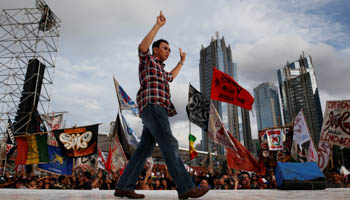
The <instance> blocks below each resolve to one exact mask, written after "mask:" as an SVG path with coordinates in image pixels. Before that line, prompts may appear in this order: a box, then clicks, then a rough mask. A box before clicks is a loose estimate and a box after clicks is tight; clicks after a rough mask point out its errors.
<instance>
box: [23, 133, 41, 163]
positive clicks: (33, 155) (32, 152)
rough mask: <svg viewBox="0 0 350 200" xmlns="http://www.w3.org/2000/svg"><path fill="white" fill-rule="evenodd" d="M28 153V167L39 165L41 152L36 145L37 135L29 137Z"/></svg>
mask: <svg viewBox="0 0 350 200" xmlns="http://www.w3.org/2000/svg"><path fill="white" fill-rule="evenodd" d="M27 143H28V153H27V161H26V165H31V164H38V163H39V151H38V146H37V143H36V138H35V135H31V136H28V137H27Z"/></svg>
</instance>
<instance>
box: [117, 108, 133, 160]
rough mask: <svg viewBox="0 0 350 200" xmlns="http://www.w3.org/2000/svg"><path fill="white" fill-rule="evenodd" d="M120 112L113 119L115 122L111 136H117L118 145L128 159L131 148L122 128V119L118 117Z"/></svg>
mask: <svg viewBox="0 0 350 200" xmlns="http://www.w3.org/2000/svg"><path fill="white" fill-rule="evenodd" d="M120 115H121V114H120V113H118V115H117V119H116V120H115V124H114V128H113V136H114V137H116V135H117V136H118V141H119V143H120V145H121V146H122V148H123V151H124V154H125V156H126V158H127V159H128V160H129V159H130V158H131V155H132V153H131V148H130V145H129V142H128V140H127V138H126V137H127V133H126V131H125V130H124V128H123V124H122V119H121V117H120Z"/></svg>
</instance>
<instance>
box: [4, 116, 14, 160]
mask: <svg viewBox="0 0 350 200" xmlns="http://www.w3.org/2000/svg"><path fill="white" fill-rule="evenodd" d="M15 150H16V139H15V136H14V135H13V125H12V122H11V119H9V120H8V122H7V142H6V156H7V159H9V158H10V157H11V156H12V154H13V153H14V152H15Z"/></svg>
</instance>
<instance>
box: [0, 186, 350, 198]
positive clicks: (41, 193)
mask: <svg viewBox="0 0 350 200" xmlns="http://www.w3.org/2000/svg"><path fill="white" fill-rule="evenodd" d="M113 192H114V191H113V190H109V191H106V190H29V189H0V199H4V200H5V199H6V200H20V199H21V200H22V199H23V200H39V199H42V200H89V199H93V200H109V199H111V200H116V199H124V200H125V199H126V198H117V197H114V196H113ZM137 193H142V194H145V195H146V198H145V199H150V200H151V199H152V200H154V199H156V200H157V199H159V200H161V199H162V200H163V199H178V196H177V192H176V191H174V190H172V191H147V190H138V191H137ZM200 199H207V200H213V199H214V200H219V199H228V200H285V199H293V200H331V199H334V200H348V199H350V188H340V189H338V188H337V189H326V190H292V191H290V190H210V191H209V192H208V193H207V194H206V195H205V196H204V197H202V198H200Z"/></svg>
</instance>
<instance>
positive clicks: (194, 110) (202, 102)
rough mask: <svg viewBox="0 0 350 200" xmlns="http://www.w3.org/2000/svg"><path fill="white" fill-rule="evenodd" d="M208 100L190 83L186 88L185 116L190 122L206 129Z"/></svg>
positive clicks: (208, 108)
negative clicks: (187, 88)
mask: <svg viewBox="0 0 350 200" xmlns="http://www.w3.org/2000/svg"><path fill="white" fill-rule="evenodd" d="M209 110H210V101H209V99H207V98H205V97H204V96H203V94H202V93H200V92H199V91H197V90H196V89H195V88H194V87H193V86H192V85H191V84H190V86H189V90H188V104H187V106H186V111H187V116H188V119H189V120H190V122H192V123H194V124H196V125H197V126H199V127H201V128H202V129H204V130H205V131H208V120H209Z"/></svg>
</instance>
